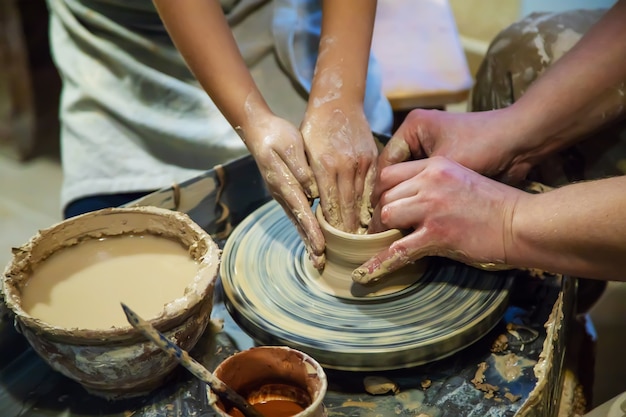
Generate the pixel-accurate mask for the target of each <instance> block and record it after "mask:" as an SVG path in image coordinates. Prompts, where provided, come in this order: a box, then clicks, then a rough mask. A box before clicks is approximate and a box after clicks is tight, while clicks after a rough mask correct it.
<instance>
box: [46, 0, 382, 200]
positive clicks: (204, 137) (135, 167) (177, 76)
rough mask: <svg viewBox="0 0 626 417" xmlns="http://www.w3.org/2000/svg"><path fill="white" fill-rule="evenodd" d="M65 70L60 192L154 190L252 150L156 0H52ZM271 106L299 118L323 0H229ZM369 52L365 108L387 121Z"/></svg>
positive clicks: (55, 49)
mask: <svg viewBox="0 0 626 417" xmlns="http://www.w3.org/2000/svg"><path fill="white" fill-rule="evenodd" d="M48 6H49V9H50V13H51V27H50V35H51V47H52V53H53V57H54V60H55V63H56V65H57V67H58V69H59V72H60V74H61V77H62V79H63V91H62V97H61V105H60V117H61V141H62V160H63V173H64V183H63V188H62V195H61V203H62V205H63V206H65V205H66V204H67V203H68V202H70V201H72V200H75V199H77V198H81V197H86V196H89V195H97V194H112V193H124V192H134V191H148V190H154V189H159V188H162V187H166V186H169V185H172V184H173V183H177V182H181V181H183V180H186V179H189V178H192V177H195V176H196V175H198V174H200V173H202V172H204V171H205V170H207V169H210V168H212V167H213V166H214V165H216V164H220V163H224V162H227V161H228V160H231V159H234V158H236V157H238V156H241V155H243V154H246V153H247V149H246V147H245V145H244V144H243V142H242V141H241V139H240V138H239V137H238V136H237V135H236V133H235V132H234V130H233V129H232V128H231V126H230V125H229V124H228V122H227V121H226V119H225V118H224V117H223V116H222V115H221V113H220V112H219V110H218V109H217V108H216V106H215V104H214V103H213V102H212V101H211V100H210V98H209V97H208V96H207V94H206V93H205V92H204V90H203V89H202V88H201V87H200V85H199V84H198V83H197V81H196V80H195V79H194V77H193V76H192V75H191V73H190V71H189V70H188V69H187V67H186V65H185V63H184V61H183V59H182V58H181V56H180V55H179V54H178V52H177V51H176V49H175V48H174V46H173V45H172V42H171V41H170V39H169V37H168V35H167V32H166V31H165V28H164V27H163V24H162V23H161V21H160V19H159V16H158V14H157V12H156V10H155V8H154V6H153V4H152V2H151V1H150V0H48ZM222 6H223V10H224V12H225V14H226V16H227V19H228V21H229V23H230V25H231V28H232V30H233V33H234V35H235V38H236V40H237V43H238V45H239V47H240V49H241V51H242V54H243V56H244V59H245V61H246V63H247V64H248V66H249V68H250V70H251V73H252V75H253V77H254V79H255V80H256V81H257V84H258V85H259V88H260V90H261V92H262V93H263V95H264V96H265V98H266V100H267V101H268V103H269V105H270V107H271V108H272V109H273V110H274V111H275V112H276V113H277V114H278V115H280V116H282V117H285V118H287V119H288V120H290V121H292V122H293V123H294V124H296V125H299V123H300V120H301V118H302V116H303V114H304V110H305V106H306V92H307V91H308V90H309V87H310V82H311V78H312V74H313V69H314V65H315V59H316V54H317V45H318V40H319V32H320V23H321V5H320V4H319V2H318V1H313V0H275V1H269V0H223V1H222ZM378 74H379V71H378V66H377V64H376V62H375V61H374V60H373V59H370V72H369V76H368V83H367V93H366V106H365V107H366V115H367V116H368V119H369V121H370V123H371V126H372V129H373V130H374V131H375V132H380V133H389V130H390V128H391V121H392V112H391V107H390V106H389V103H388V102H387V100H386V99H385V98H384V96H383V95H382V93H381V88H380V77H379V75H378Z"/></svg>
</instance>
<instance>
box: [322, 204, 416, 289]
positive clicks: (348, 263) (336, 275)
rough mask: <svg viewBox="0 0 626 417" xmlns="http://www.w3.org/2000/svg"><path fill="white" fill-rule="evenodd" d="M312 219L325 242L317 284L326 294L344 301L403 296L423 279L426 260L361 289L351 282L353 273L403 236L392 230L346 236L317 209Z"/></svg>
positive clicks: (345, 233) (398, 231)
mask: <svg viewBox="0 0 626 417" xmlns="http://www.w3.org/2000/svg"><path fill="white" fill-rule="evenodd" d="M315 215H316V217H317V220H318V222H319V224H320V227H321V229H322V233H323V235H324V239H325V240H326V266H325V267H324V271H323V272H322V273H321V277H320V279H319V280H318V281H317V282H318V283H319V284H320V285H321V286H322V287H323V288H325V290H326V292H329V293H332V294H333V295H336V296H338V297H343V298H362V297H381V296H389V295H394V294H397V293H399V292H402V291H403V290H405V289H406V288H408V287H410V286H412V285H413V284H414V283H415V282H417V281H418V280H419V279H420V278H421V277H422V276H423V274H424V271H425V270H426V261H425V260H422V261H419V262H417V263H415V264H410V265H407V266H406V267H404V268H402V269H400V270H398V271H396V272H393V273H391V274H389V275H387V276H385V277H383V278H381V280H380V281H378V282H375V283H371V284H367V285H362V284H358V283H355V282H353V281H352V277H351V274H352V271H354V270H355V269H356V268H358V267H359V266H361V265H362V264H363V263H364V262H365V261H367V260H368V259H370V258H371V257H372V256H374V255H376V254H377V253H379V252H381V251H383V250H385V249H387V248H388V247H389V246H390V245H391V244H392V243H393V242H395V241H396V240H398V239H400V238H402V236H403V234H402V232H401V231H400V230H398V229H391V230H386V231H384V232H380V233H373V234H353V233H347V232H344V231H342V230H339V229H337V228H335V227H333V226H331V225H330V223H328V222H327V221H326V219H325V218H324V215H323V214H322V210H321V208H320V206H319V205H318V206H317V209H316V210H315Z"/></svg>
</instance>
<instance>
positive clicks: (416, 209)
mask: <svg viewBox="0 0 626 417" xmlns="http://www.w3.org/2000/svg"><path fill="white" fill-rule="evenodd" d="M380 186H381V188H382V189H384V190H386V191H385V192H384V193H383V194H382V195H381V197H380V200H379V203H378V205H377V206H376V207H375V210H374V215H373V217H372V223H371V225H370V229H371V230H372V231H373V232H377V231H380V230H386V229H390V228H397V229H412V232H411V233H410V234H409V235H407V236H405V237H403V238H401V239H399V240H397V241H396V242H394V243H393V244H392V245H391V246H390V247H389V248H388V249H387V250H384V251H382V252H381V253H379V254H377V255H376V256H374V257H373V258H371V259H370V260H368V261H367V262H365V263H364V264H363V265H362V266H361V267H359V268H357V269H356V270H355V271H354V272H353V274H352V278H353V280H354V281H356V282H359V283H368V282H372V281H377V280H378V279H380V278H381V277H382V276H384V275H386V274H388V273H390V272H393V271H395V270H397V269H399V268H401V267H403V266H404V265H406V264H408V263H410V262H413V261H415V260H417V259H419V258H422V257H424V256H444V257H448V258H451V259H455V260H457V261H460V262H464V263H466V264H477V263H487V264H491V263H493V264H506V260H507V259H506V254H507V247H508V246H509V245H510V244H511V239H512V230H511V221H512V218H513V213H514V211H515V207H516V204H517V200H518V198H519V197H520V195H522V194H524V193H523V192H522V191H520V190H518V189H516V188H513V187H510V186H508V185H505V184H502V183H499V182H497V181H495V180H492V179H489V178H487V177H484V176H482V175H480V174H478V173H476V172H474V171H472V170H470V169H468V168H465V167H463V166H461V165H460V164H458V163H456V162H454V161H452V160H449V159H447V158H443V157H432V158H428V159H422V160H416V161H410V162H404V163H399V164H396V165H393V166H390V167H387V168H386V169H385V170H384V171H383V172H382V173H381V175H380Z"/></svg>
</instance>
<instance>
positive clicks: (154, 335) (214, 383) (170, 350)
mask: <svg viewBox="0 0 626 417" xmlns="http://www.w3.org/2000/svg"><path fill="white" fill-rule="evenodd" d="M121 304H122V308H123V309H124V314H126V318H127V319H128V322H129V323H130V324H131V326H133V327H134V328H135V329H137V330H139V331H140V332H141V333H142V334H143V335H144V336H146V337H147V338H148V339H150V340H151V341H152V342H154V343H155V344H156V345H157V346H158V347H159V348H161V349H162V350H163V351H164V352H166V353H167V354H169V355H171V356H173V357H175V358H176V360H177V361H178V363H180V364H181V365H182V366H184V367H185V368H187V370H188V371H189V372H191V373H192V374H193V375H194V376H195V377H197V378H198V379H200V380H201V381H202V382H204V383H206V384H207V385H208V386H209V388H211V390H213V392H214V393H215V394H216V395H217V396H218V397H220V399H222V400H226V401H228V402H229V403H231V404H232V405H234V406H235V407H237V408H238V409H239V411H241V412H242V414H243V415H244V416H245V417H263V415H262V414H261V413H260V412H259V411H258V410H257V409H256V408H254V407H253V406H252V405H251V404H250V403H249V402H248V401H246V399H245V398H243V397H242V396H241V395H239V394H237V392H236V391H235V390H234V389H232V388H230V387H229V386H228V385H226V384H225V383H224V382H222V381H221V380H220V379H219V378H217V377H216V376H215V375H213V374H212V373H211V372H209V370H208V369H206V368H205V367H204V366H202V364H200V363H199V362H198V361H196V360H195V359H194V358H192V357H191V356H189V353H187V351H185V350H183V349H181V348H179V347H178V346H176V345H175V344H174V343H173V342H171V341H170V340H169V339H168V338H167V337H165V335H163V334H162V333H160V332H159V331H158V330H157V329H155V328H154V327H153V326H152V325H151V324H150V323H148V322H147V321H145V320H144V319H142V318H141V317H139V316H138V315H137V314H136V313H135V312H134V311H132V310H131V309H130V308H128V306H127V305H126V304H124V303H121Z"/></svg>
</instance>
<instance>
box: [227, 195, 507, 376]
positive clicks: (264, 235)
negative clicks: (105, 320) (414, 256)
mask: <svg viewBox="0 0 626 417" xmlns="http://www.w3.org/2000/svg"><path fill="white" fill-rule="evenodd" d="M221 268H222V269H221V274H222V282H223V287H224V291H225V293H226V304H227V307H228V309H229V311H230V312H231V314H232V315H233V317H234V318H235V320H236V321H237V322H238V323H239V325H240V326H241V327H242V328H243V329H244V330H245V331H246V332H247V333H248V334H250V335H251V336H252V337H253V338H255V339H256V340H257V341H258V342H259V343H261V344H269V345H276V344H278V345H287V346H290V347H292V348H295V349H299V350H302V351H304V352H306V353H308V354H309V355H311V356H313V357H314V358H315V359H316V360H318V361H319V362H320V363H321V364H322V365H324V366H326V367H329V368H335V369H343V370H359V371H374V370H386V369H398V368H403V367H406V366H411V365H418V364H422V363H426V362H430V361H433V360H436V359H440V358H443V357H446V356H449V355H451V354H453V353H454V352H457V351H459V350H460V349H462V348H464V347H466V346H468V345H470V344H472V343H474V342H475V341H476V340H478V339H479V338H480V337H481V336H483V335H485V334H486V333H487V332H488V331H489V330H491V328H493V326H495V325H496V323H498V321H499V320H500V319H501V317H502V314H503V313H504V311H505V309H506V307H507V301H508V295H509V288H510V286H511V283H512V278H511V277H510V276H508V275H506V274H502V273H495V272H485V271H481V270H478V269H474V268H470V267H467V266H465V265H462V264H458V263H455V262H451V261H447V260H443V259H441V260H440V259H433V260H432V261H431V262H430V265H429V267H428V268H427V270H426V272H425V274H424V276H423V277H422V278H421V279H419V280H417V282H415V283H414V284H413V285H411V286H410V287H408V288H405V289H404V290H402V291H400V292H397V293H395V294H391V295H385V296H381V297H363V298H359V297H352V298H350V297H348V298H346V297H337V296H335V295H332V294H329V293H328V292H327V291H324V290H323V289H321V288H320V286H319V285H317V284H316V283H315V278H314V277H312V276H311V275H314V274H313V272H311V271H314V269H312V267H311V266H310V262H309V260H308V257H307V254H306V251H305V248H304V245H303V243H302V241H301V240H300V237H299V236H298V233H297V231H296V229H295V227H294V226H293V225H292V224H291V222H290V221H289V219H288V218H287V217H286V215H285V214H284V212H283V210H282V208H281V207H280V206H279V205H278V204H277V203H276V202H274V201H271V202H269V203H267V204H265V205H263V206H262V207H260V208H259V209H257V210H256V211H255V212H253V213H252V214H251V215H250V216H248V217H247V218H246V219H245V220H244V221H243V222H241V223H240V224H239V225H238V226H237V227H236V228H235V230H234V231H233V233H232V235H231V236H230V237H229V239H228V241H227V242H226V245H225V247H224V254H223V259H222V266H221Z"/></svg>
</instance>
